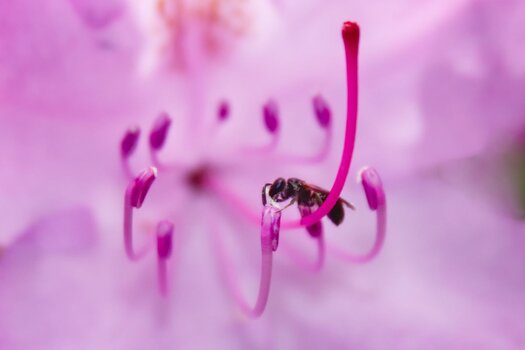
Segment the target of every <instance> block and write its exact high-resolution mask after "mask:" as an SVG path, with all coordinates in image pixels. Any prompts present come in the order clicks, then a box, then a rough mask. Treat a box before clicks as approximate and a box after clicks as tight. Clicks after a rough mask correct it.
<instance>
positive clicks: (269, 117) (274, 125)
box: [263, 100, 279, 134]
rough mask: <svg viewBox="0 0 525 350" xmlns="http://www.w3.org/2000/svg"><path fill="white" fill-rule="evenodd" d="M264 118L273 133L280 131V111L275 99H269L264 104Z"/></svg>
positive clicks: (267, 127)
mask: <svg viewBox="0 0 525 350" xmlns="http://www.w3.org/2000/svg"><path fill="white" fill-rule="evenodd" d="M263 118H264V125H265V126H266V129H267V130H268V131H269V132H270V133H271V134H275V133H277V132H278V131H279V111H278V108H277V103H276V102H275V101H274V100H269V101H268V102H266V104H265V105H264V106H263Z"/></svg>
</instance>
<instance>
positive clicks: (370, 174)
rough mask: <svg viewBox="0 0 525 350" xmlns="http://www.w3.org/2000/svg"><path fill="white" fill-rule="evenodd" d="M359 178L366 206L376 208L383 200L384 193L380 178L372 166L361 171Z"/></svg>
mask: <svg viewBox="0 0 525 350" xmlns="http://www.w3.org/2000/svg"><path fill="white" fill-rule="evenodd" d="M361 180H362V182H363V189H364V190H365V194H366V199H367V201H368V206H369V207H370V209H371V210H376V209H377V208H378V207H379V206H380V205H383V204H384V202H385V194H384V192H383V185H382V184H381V178H380V177H379V174H378V173H377V171H376V170H375V169H374V168H365V169H364V170H362V171H361Z"/></svg>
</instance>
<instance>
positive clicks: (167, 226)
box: [157, 220, 173, 259]
mask: <svg viewBox="0 0 525 350" xmlns="http://www.w3.org/2000/svg"><path fill="white" fill-rule="evenodd" d="M172 241H173V224H172V223H171V222H169V221H166V220H163V221H161V222H159V224H158V225H157V255H158V257H159V259H167V258H169V257H170V256H171V248H172Z"/></svg>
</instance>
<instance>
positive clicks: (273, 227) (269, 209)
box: [261, 204, 281, 252]
mask: <svg viewBox="0 0 525 350" xmlns="http://www.w3.org/2000/svg"><path fill="white" fill-rule="evenodd" d="M261 226H262V227H263V228H267V229H268V230H264V229H263V230H262V234H261V241H262V242H261V243H262V249H263V252H264V251H267V250H268V249H269V248H271V250H272V251H274V252H275V251H276V250H277V247H278V246H279V231H280V228H281V210H280V209H279V208H276V207H274V206H272V205H270V204H268V205H266V206H265V207H264V212H263V216H262V220H261ZM268 243H269V246H268Z"/></svg>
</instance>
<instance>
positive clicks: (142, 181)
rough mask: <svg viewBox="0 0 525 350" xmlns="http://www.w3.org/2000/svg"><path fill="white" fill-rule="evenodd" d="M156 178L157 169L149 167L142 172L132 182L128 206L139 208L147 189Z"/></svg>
mask: <svg viewBox="0 0 525 350" xmlns="http://www.w3.org/2000/svg"><path fill="white" fill-rule="evenodd" d="M156 178H157V168H155V167H149V168H147V169H145V170H143V171H142V172H141V173H140V174H139V175H138V176H137V177H136V178H135V180H133V184H132V186H133V187H132V188H131V195H130V204H131V206H133V207H135V208H140V207H141V206H142V203H143V202H144V199H145V198H146V195H147V194H148V191H149V188H150V187H151V184H152V183H153V181H155V179H156Z"/></svg>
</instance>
